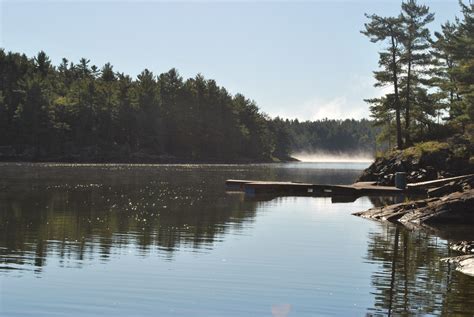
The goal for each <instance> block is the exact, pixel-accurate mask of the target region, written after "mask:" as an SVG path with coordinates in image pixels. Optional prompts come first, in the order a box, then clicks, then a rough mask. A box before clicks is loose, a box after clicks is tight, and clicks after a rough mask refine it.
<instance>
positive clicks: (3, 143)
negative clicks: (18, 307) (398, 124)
mask: <svg viewBox="0 0 474 317" xmlns="http://www.w3.org/2000/svg"><path fill="white" fill-rule="evenodd" d="M373 131H375V130H374V129H373V128H372V124H371V122H370V121H368V120H362V121H355V120H344V121H342V120H322V121H316V122H298V121H297V120H286V119H281V118H275V119H271V118H270V117H269V116H267V115H265V114H264V113H262V112H261V111H260V110H259V108H258V107H257V105H256V103H255V102H254V101H252V100H250V99H247V98H246V97H244V96H243V95H241V94H236V95H231V94H230V93H229V92H228V91H227V90H226V89H225V88H223V87H220V86H218V85H217V84H216V82H215V81H214V80H208V79H205V78H204V77H203V76H202V75H200V74H199V75H197V76H196V77H194V78H189V79H187V80H183V78H182V77H181V76H180V75H179V74H178V71H177V70H176V69H171V70H170V71H168V72H166V73H162V74H159V75H155V74H154V73H153V72H151V71H149V70H147V69H145V70H144V71H142V72H141V73H140V74H139V75H138V76H137V77H136V78H135V79H134V78H132V77H131V76H129V75H126V74H123V73H120V72H117V71H115V70H114V68H113V66H112V65H111V64H109V63H107V64H105V65H104V66H102V67H97V66H95V65H91V64H90V61H89V60H88V59H86V58H82V59H81V60H80V61H79V62H78V63H77V64H76V63H73V62H70V61H68V60H67V59H63V60H62V62H61V64H60V65H57V66H54V65H53V64H52V62H51V60H50V58H49V57H48V56H47V55H46V53H45V52H39V53H38V54H37V56H35V57H33V58H29V57H27V56H26V55H24V54H20V53H15V52H5V51H4V50H0V158H1V159H3V160H32V161H45V160H57V161H74V162H195V161H198V162H199V161H200V162H204V161H208V162H239V161H241V162H249V161H275V160H287V159H289V155H291V153H293V152H295V151H302V150H306V151H309V150H316V149H317V150H325V151H329V152H330V151H355V150H358V149H364V150H367V151H369V152H372V153H373V149H374V141H375V133H374V132H373Z"/></svg>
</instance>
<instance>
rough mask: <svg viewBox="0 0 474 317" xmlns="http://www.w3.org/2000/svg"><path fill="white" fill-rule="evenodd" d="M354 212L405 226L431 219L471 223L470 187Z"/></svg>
mask: <svg viewBox="0 0 474 317" xmlns="http://www.w3.org/2000/svg"><path fill="white" fill-rule="evenodd" d="M354 215H356V216H360V217H364V218H369V219H374V220H380V221H390V222H399V223H402V224H406V225H407V226H410V227H411V226H413V225H423V224H431V223H437V222H439V223H444V224H446V223H462V224H468V223H469V224H473V225H474V189H469V190H465V191H462V192H454V193H451V194H449V195H447V196H443V197H441V198H439V197H433V198H427V199H422V200H417V201H411V202H406V203H400V204H394V205H389V206H385V207H376V208H372V209H369V210H367V211H363V212H357V213H354Z"/></svg>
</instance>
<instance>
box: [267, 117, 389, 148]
mask: <svg viewBox="0 0 474 317" xmlns="http://www.w3.org/2000/svg"><path fill="white" fill-rule="evenodd" d="M278 120H279V119H278V118H277V119H275V120H274V124H278ZM284 126H285V129H287V130H286V131H287V132H288V138H289V139H288V143H289V144H290V149H291V152H292V153H298V152H309V153H311V152H319V151H322V152H326V153H334V154H339V153H347V154H351V153H367V154H369V155H370V154H375V152H376V142H375V141H376V137H377V134H378V133H379V132H380V129H379V128H377V127H374V122H373V121H371V120H367V119H362V120H354V119H345V120H328V119H325V120H318V121H304V122H299V121H298V120H286V121H285V124H284ZM280 141H281V139H280Z"/></svg>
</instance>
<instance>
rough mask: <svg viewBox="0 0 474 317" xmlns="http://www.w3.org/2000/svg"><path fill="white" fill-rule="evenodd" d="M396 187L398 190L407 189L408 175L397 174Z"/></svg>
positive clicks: (403, 173)
mask: <svg viewBox="0 0 474 317" xmlns="http://www.w3.org/2000/svg"><path fill="white" fill-rule="evenodd" d="M395 187H396V188H398V189H406V188H407V174H406V173H405V172H397V173H395Z"/></svg>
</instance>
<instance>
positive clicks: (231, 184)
mask: <svg viewBox="0 0 474 317" xmlns="http://www.w3.org/2000/svg"><path fill="white" fill-rule="evenodd" d="M225 184H226V189H227V190H229V191H242V192H245V193H246V194H248V195H259V194H278V195H282V196H285V195H286V196H289V195H290V196H291V195H298V196H322V197H332V196H352V197H354V196H355V197H360V196H371V195H373V196H383V195H387V196H393V195H400V194H419V193H420V190H419V189H418V188H407V189H399V188H396V187H393V186H377V185H376V184H375V182H360V183H355V184H352V185H320V184H310V183H296V182H268V181H255V180H238V179H228V180H227V181H226V183H225ZM425 192H426V191H424V193H425Z"/></svg>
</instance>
